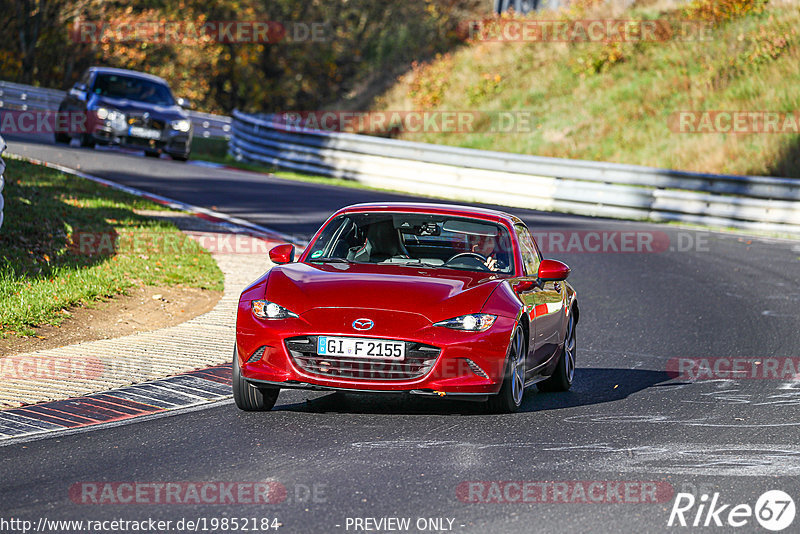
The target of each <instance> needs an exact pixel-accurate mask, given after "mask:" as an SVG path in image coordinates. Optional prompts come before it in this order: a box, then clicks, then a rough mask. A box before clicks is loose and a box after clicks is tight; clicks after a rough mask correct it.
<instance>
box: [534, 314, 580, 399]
mask: <svg viewBox="0 0 800 534" xmlns="http://www.w3.org/2000/svg"><path fill="white" fill-rule="evenodd" d="M575 352H576V341H575V313H574V312H571V313H570V314H569V320H568V321H567V332H566V335H565V336H564V348H563V349H561V357H560V358H559V359H558V364H557V366H556V370H555V372H554V373H553V376H551V377H550V378H548V379H547V380H545V381H543V382H539V383H538V384H537V387H538V388H539V390H540V391H567V390H569V388H571V387H572V378H573V376H574V375H575Z"/></svg>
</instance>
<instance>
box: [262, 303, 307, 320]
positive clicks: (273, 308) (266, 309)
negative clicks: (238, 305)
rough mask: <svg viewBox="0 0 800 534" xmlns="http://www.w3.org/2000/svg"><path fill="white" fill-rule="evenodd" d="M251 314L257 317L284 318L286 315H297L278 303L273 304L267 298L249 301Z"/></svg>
mask: <svg viewBox="0 0 800 534" xmlns="http://www.w3.org/2000/svg"><path fill="white" fill-rule="evenodd" d="M251 306H252V309H253V315H255V316H256V317H258V318H259V319H286V318H288V317H298V315H297V314H296V313H292V312H290V311H289V310H287V309H286V308H284V307H283V306H281V305H280V304H275V303H274V302H270V301H268V300H254V301H253V302H251Z"/></svg>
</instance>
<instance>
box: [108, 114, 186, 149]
mask: <svg viewBox="0 0 800 534" xmlns="http://www.w3.org/2000/svg"><path fill="white" fill-rule="evenodd" d="M92 137H93V138H94V140H95V141H96V142H98V143H101V144H104V145H113V146H120V147H125V148H133V149H139V150H158V151H162V152H166V153H167V154H170V155H176V156H186V157H188V156H189V154H190V152H191V144H192V131H191V130H189V131H188V132H179V131H177V130H173V129H171V128H169V127H167V128H165V129H163V130H161V137H160V138H159V139H148V138H143V137H135V136H131V135H128V128H127V127H125V128H116V127H114V126H113V125H112V124H110V123H107V122H106V121H100V120H99V119H98V120H97V122H96V124H95V125H94V128H93V129H92Z"/></svg>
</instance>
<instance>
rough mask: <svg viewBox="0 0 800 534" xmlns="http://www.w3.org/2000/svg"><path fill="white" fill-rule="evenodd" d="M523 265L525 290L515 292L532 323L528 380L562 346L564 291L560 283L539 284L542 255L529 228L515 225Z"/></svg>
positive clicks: (538, 372)
mask: <svg viewBox="0 0 800 534" xmlns="http://www.w3.org/2000/svg"><path fill="white" fill-rule="evenodd" d="M515 230H516V233H517V239H518V240H519V245H520V252H521V253H522V264H523V267H524V269H525V277H524V278H523V279H522V280H523V282H525V284H524V287H525V290H524V291H522V292H518V294H519V296H520V299H522V302H523V303H524V305H525V311H526V312H527V313H528V316H529V318H530V322H531V343H530V346H529V347H528V366H527V370H528V371H527V373H526V374H527V376H528V377H532V376H534V375H537V374H540V372H541V371H542V366H543V365H545V364H546V363H547V362H548V361H549V360H550V358H551V357H552V356H553V354H555V352H556V351H557V349H558V346H559V345H560V343H561V329H562V322H563V318H564V302H565V300H564V299H565V288H564V283H563V282H540V281H539V280H538V273H539V264H540V263H541V261H542V257H541V254H539V250H538V249H537V248H536V245H535V243H534V241H533V238H532V237H531V234H530V232H529V231H528V228H527V227H526V226H524V225H522V224H516V225H515Z"/></svg>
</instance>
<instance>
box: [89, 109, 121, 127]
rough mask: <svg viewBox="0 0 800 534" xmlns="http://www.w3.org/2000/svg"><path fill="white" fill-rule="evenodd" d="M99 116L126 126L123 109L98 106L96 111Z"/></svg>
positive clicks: (117, 124)
mask: <svg viewBox="0 0 800 534" xmlns="http://www.w3.org/2000/svg"><path fill="white" fill-rule="evenodd" d="M95 114H96V115H97V118H98V119H100V120H103V121H106V122H108V123H111V124H112V125H114V126H117V127H123V128H124V127H125V114H124V113H122V112H121V111H117V110H115V109H109V108H103V107H100V108H97V111H95Z"/></svg>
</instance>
